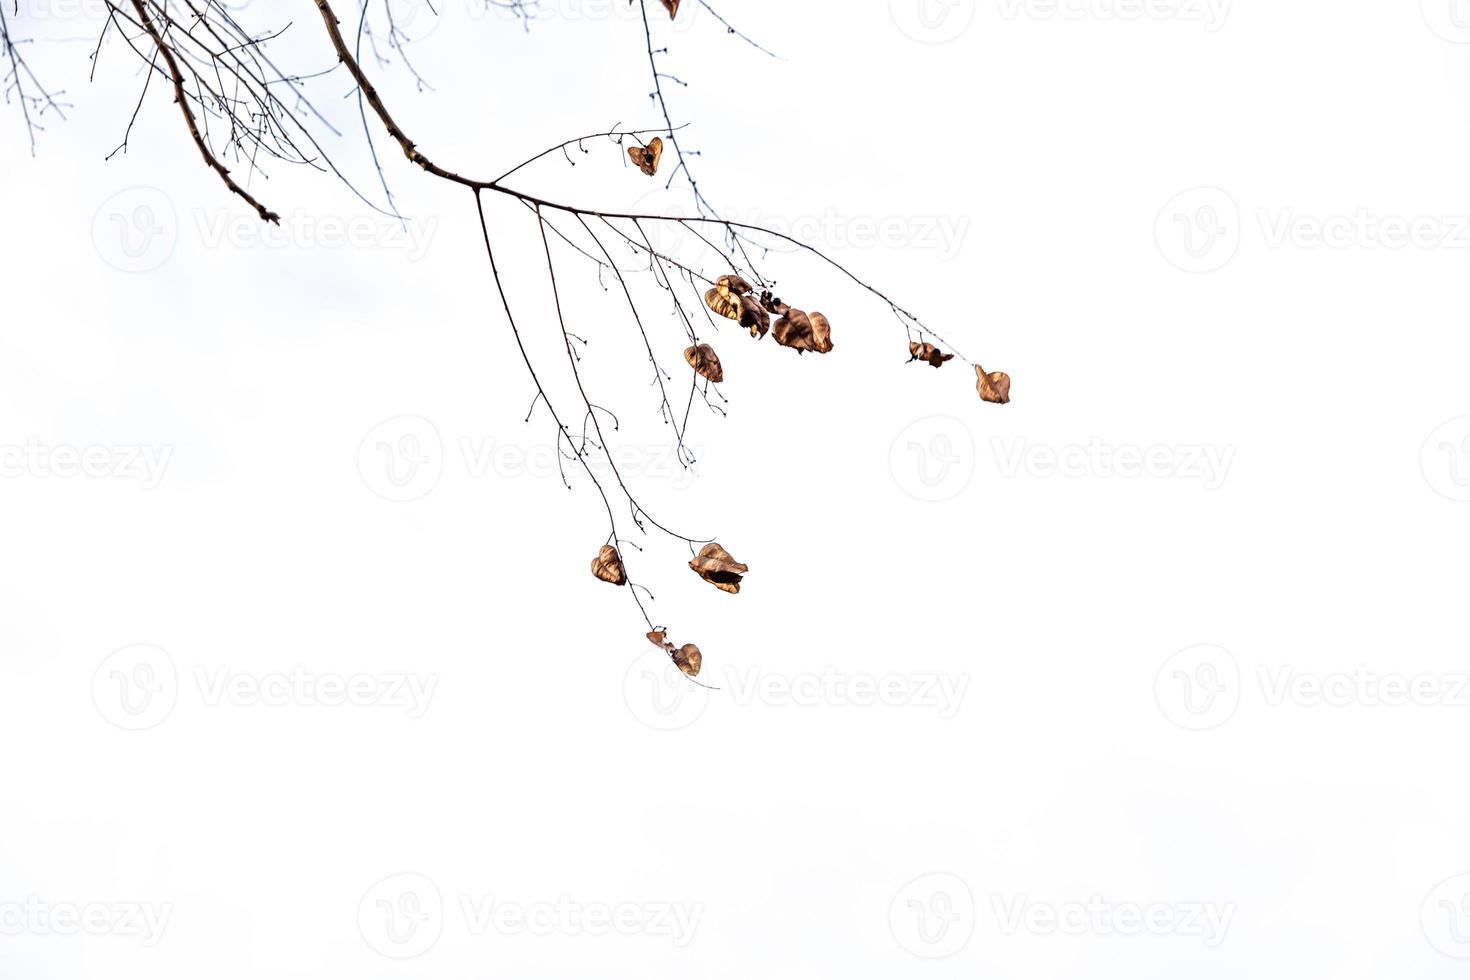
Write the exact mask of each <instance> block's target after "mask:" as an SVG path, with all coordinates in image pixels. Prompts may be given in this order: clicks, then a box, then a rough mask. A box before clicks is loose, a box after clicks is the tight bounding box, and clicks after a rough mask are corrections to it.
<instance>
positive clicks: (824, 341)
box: [811, 313, 832, 354]
mask: <svg viewBox="0 0 1470 980" xmlns="http://www.w3.org/2000/svg"><path fill="white" fill-rule="evenodd" d="M811 321H812V338H813V340H814V341H815V343H816V345H817V346H816V348H815V349H816V352H817V353H818V354H826V353H828V352H830V351H831V350H832V321H831V320H828V319H827V318H826V317H824V316H823V315H822V314H820V313H813V314H811Z"/></svg>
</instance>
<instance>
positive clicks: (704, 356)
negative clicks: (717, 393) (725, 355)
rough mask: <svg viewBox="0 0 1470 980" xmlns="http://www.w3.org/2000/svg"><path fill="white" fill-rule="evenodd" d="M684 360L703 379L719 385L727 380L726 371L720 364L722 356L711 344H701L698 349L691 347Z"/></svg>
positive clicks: (685, 353)
mask: <svg viewBox="0 0 1470 980" xmlns="http://www.w3.org/2000/svg"><path fill="white" fill-rule="evenodd" d="M684 360H686V361H688V362H689V366H690V367H692V368H694V371H695V373H697V374H698V375H699V376H700V377H701V378H706V379H708V380H710V381H713V382H714V383H715V384H719V383H720V382H721V381H724V380H725V369H724V367H723V366H721V364H720V356H719V355H718V354H716V353H715V349H714V348H713V347H711V346H710V345H709V344H700V345H699V346H698V347H690V348H689V349H688V350H686V351H685V352H684Z"/></svg>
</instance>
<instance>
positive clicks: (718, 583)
mask: <svg viewBox="0 0 1470 980" xmlns="http://www.w3.org/2000/svg"><path fill="white" fill-rule="evenodd" d="M689 567H690V568H692V569H694V571H695V572H696V573H697V574H698V575H699V577H700V578H702V579H704V580H705V581H706V582H708V583H709V584H710V585H713V586H714V587H715V588H717V589H719V590H720V591H721V592H729V593H731V594H734V593H738V592H739V591H740V579H741V578H742V577H743V576H744V575H745V574H746V573H747V572H749V571H750V566H749V565H742V564H741V563H740V562H738V561H736V560H735V557H734V556H733V555H731V554H730V552H728V551H726V550H725V549H724V548H721V547H720V546H719V545H718V544H707V545H705V546H704V547H703V548H701V549H700V552H699V555H698V557H696V558H695V559H694V560H693V561H691V562H690V563H689Z"/></svg>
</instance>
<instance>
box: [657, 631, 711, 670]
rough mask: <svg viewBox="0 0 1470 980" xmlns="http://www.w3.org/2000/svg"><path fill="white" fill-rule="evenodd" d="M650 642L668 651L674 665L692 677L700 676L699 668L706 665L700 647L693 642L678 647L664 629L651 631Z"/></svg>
mask: <svg viewBox="0 0 1470 980" xmlns="http://www.w3.org/2000/svg"><path fill="white" fill-rule="evenodd" d="M648 642H649V643H652V644H653V645H654V646H656V647H658V648H659V649H660V650H662V651H664V652H665V653H667V654H668V655H669V658H670V659H672V660H673V661H674V665H675V666H676V667H678V668H679V669H680V670H682V671H683V672H684V673H686V674H688V675H689V676H690V677H698V676H699V670H700V668H701V667H703V666H704V654H702V653H700V652H699V647H697V646H695V645H694V644H693V643H686V644H684V645H683V646H682V647H676V646H674V645H673V644H672V643H670V642H669V641H668V634H667V633H665V632H664V631H663V630H654V631H653V632H652V633H649V634H648Z"/></svg>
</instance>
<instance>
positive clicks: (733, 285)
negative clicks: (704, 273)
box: [715, 272, 755, 296]
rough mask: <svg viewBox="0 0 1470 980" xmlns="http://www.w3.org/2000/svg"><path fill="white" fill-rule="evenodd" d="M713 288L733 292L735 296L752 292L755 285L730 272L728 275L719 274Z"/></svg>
mask: <svg viewBox="0 0 1470 980" xmlns="http://www.w3.org/2000/svg"><path fill="white" fill-rule="evenodd" d="M715 288H717V289H719V290H721V291H723V292H728V293H734V294H735V295H736V296H744V295H745V294H746V293H749V292H752V291H753V290H754V288H755V287H753V286H751V284H750V283H748V282H746V281H745V280H744V279H741V278H740V277H739V276H737V275H735V273H733V272H732V273H730V274H729V275H728V276H721V277H720V278H718V279H716V280H715Z"/></svg>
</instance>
